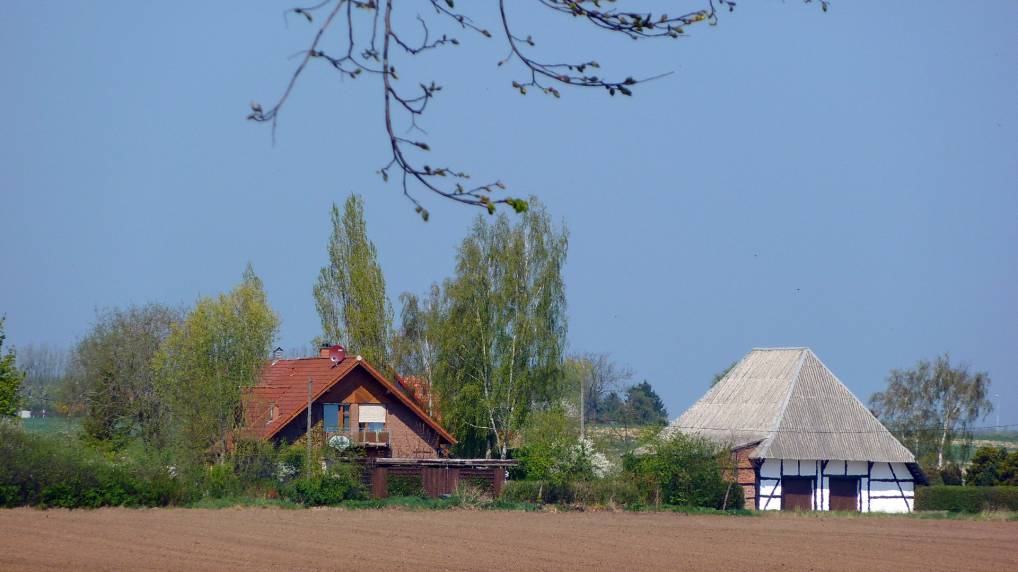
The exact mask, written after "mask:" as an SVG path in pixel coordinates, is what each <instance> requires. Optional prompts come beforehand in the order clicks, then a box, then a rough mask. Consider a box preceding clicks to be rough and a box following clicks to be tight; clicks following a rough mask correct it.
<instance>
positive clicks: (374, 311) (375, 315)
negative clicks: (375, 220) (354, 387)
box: [314, 194, 392, 367]
mask: <svg viewBox="0 0 1018 572" xmlns="http://www.w3.org/2000/svg"><path fill="white" fill-rule="evenodd" d="M328 250H329V263H328V265H326V266H325V267H323V268H322V270H321V272H320V273H319V275H318V282H317V283H316V284H315V287H314V296H315V308H316V309H317V310H318V316H319V318H320V319H321V322H322V334H321V337H320V339H319V340H318V341H319V342H324V343H341V344H344V345H345V346H347V348H349V350H350V351H351V352H353V353H357V354H360V355H362V356H364V357H365V358H366V359H367V360H368V362H370V363H372V364H374V365H375V366H378V367H384V366H387V365H388V364H389V350H388V347H389V337H390V332H391V330H392V307H391V305H390V304H389V300H388V298H387V297H386V295H385V277H384V276H383V275H382V269H381V267H380V266H379V265H378V254H377V252H376V251H375V245H374V244H373V243H372V242H371V241H370V240H369V239H368V236H367V226H366V224H365V222H364V201H363V199H361V197H359V196H358V195H355V194H354V195H350V197H349V198H347V200H346V203H345V204H344V205H343V212H342V214H340V211H339V207H337V206H336V205H335V204H333V205H332V235H331V236H330V238H329V248H328Z"/></svg>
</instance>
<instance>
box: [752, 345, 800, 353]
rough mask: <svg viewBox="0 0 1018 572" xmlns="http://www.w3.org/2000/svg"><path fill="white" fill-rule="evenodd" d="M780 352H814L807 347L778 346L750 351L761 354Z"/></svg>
mask: <svg viewBox="0 0 1018 572" xmlns="http://www.w3.org/2000/svg"><path fill="white" fill-rule="evenodd" d="M778 350H808V351H810V352H812V351H813V350H810V349H809V347H807V346H776V347H772V348H753V349H751V350H750V351H754V352H758V351H759V352H768V351H778Z"/></svg>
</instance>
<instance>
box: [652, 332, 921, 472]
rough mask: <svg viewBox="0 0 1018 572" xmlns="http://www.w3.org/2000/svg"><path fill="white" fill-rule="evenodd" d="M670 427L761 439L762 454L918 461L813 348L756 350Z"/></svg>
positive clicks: (734, 439)
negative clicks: (828, 367)
mask: <svg viewBox="0 0 1018 572" xmlns="http://www.w3.org/2000/svg"><path fill="white" fill-rule="evenodd" d="M667 431H682V432H683V433H690V434H698V435H703V436H705V437H709V438H711V439H713V440H716V441H719V442H724V443H727V444H729V445H731V446H733V447H741V446H746V445H752V444H755V443H759V445H757V447H756V449H755V450H754V451H753V453H752V454H751V455H750V457H753V458H760V459H763V458H774V459H777V458H781V459H839V460H842V459H843V460H847V461H878V462H899V463H914V462H915V457H914V456H913V455H912V453H911V452H910V451H909V450H908V449H906V448H905V447H904V446H902V444H901V443H899V442H898V440H897V439H895V438H894V436H893V435H891V433H890V432H889V431H887V429H886V428H885V427H884V426H883V425H882V424H881V423H880V421H878V420H877V419H876V417H874V416H873V414H872V413H870V411H869V410H868V409H867V408H866V407H865V406H864V405H863V404H862V403H860V402H859V400H858V399H856V397H855V396H854V395H852V392H851V391H849V390H848V388H847V387H845V386H844V384H842V383H841V381H839V380H838V378H837V377H835V376H834V374H833V373H831V371H830V370H829V369H827V366H825V365H824V364H823V362H821V361H820V359H819V358H817V356H816V355H815V354H814V353H813V352H812V351H811V350H810V349H809V348H763V349H754V350H753V351H751V352H749V353H748V354H746V357H744V358H742V361H740V362H739V363H737V364H736V365H735V366H734V367H733V368H732V369H731V371H729V372H728V374H727V375H725V377H724V378H723V379H721V381H719V382H718V383H717V385H715V386H714V387H712V388H711V389H710V391H708V392H707V394H706V395H704V396H703V397H702V398H701V399H700V400H699V401H697V402H696V403H695V404H693V406H692V407H690V408H689V409H688V410H687V411H686V412H685V413H683V414H682V416H681V417H679V418H678V419H676V420H675V421H674V422H673V423H672V424H671V425H670V426H669V427H668V429H667Z"/></svg>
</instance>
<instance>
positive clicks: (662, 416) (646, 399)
mask: <svg viewBox="0 0 1018 572" xmlns="http://www.w3.org/2000/svg"><path fill="white" fill-rule="evenodd" d="M626 409H627V411H628V413H629V415H630V419H632V423H633V424H634V425H661V424H664V423H667V422H668V411H667V410H666V409H665V404H664V402H663V401H661V397H660V396H658V394H657V393H656V392H655V391H654V388H653V387H651V386H650V384H649V383H647V381H646V380H644V381H642V382H640V383H638V384H636V385H634V386H632V387H629V388H627V389H626Z"/></svg>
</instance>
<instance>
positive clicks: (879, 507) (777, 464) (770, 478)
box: [757, 459, 915, 512]
mask: <svg viewBox="0 0 1018 572" xmlns="http://www.w3.org/2000/svg"><path fill="white" fill-rule="evenodd" d="M782 476H802V477H813V478H814V480H815V481H814V489H813V501H814V506H816V507H817V509H818V510H829V509H830V477H832V476H834V477H836V476H854V477H858V478H859V483H860V487H859V488H860V490H859V500H860V503H859V504H860V506H859V509H860V510H861V511H862V512H870V511H873V512H910V511H911V510H912V509H913V506H914V501H915V492H914V491H915V486H914V483H913V482H912V481H911V479H912V474H911V473H910V472H909V470H908V467H906V466H905V464H904V463H873V466H872V469H870V467H869V463H867V462H865V461H847V462H846V461H842V460H828V461H827V462H826V465H825V464H824V461H821V460H814V459H765V460H764V462H763V464H762V465H761V466H760V481H759V488H758V490H757V495H758V498H759V509H760V510H780V509H781V481H780V480H779V479H780V477H782ZM895 478H896V479H898V480H899V482H897V483H896V482H893V481H891V479H895ZM871 479H873V480H871ZM878 479H887V480H878ZM902 479H904V480H902ZM899 487H900V488H899Z"/></svg>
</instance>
